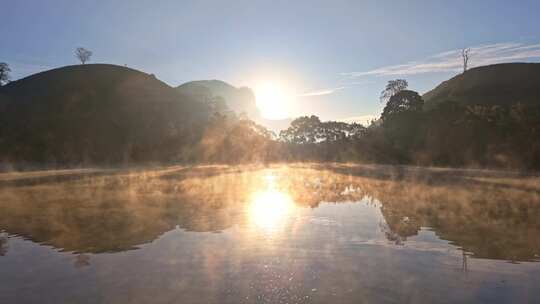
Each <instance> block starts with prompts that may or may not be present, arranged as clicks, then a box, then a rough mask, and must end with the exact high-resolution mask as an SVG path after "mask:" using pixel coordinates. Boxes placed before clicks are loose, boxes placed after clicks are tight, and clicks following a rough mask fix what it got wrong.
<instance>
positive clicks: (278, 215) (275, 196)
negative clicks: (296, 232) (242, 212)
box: [248, 175, 295, 232]
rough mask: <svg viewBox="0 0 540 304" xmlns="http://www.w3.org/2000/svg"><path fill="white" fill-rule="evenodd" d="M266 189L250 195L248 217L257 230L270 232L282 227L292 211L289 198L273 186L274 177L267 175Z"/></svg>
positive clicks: (292, 205) (291, 203) (291, 201)
mask: <svg viewBox="0 0 540 304" xmlns="http://www.w3.org/2000/svg"><path fill="white" fill-rule="evenodd" d="M265 180H266V183H267V184H266V189H265V190H262V191H258V192H255V193H254V194H253V195H252V198H251V201H250V204H249V210H248V215H249V219H250V222H251V223H253V224H254V225H255V226H257V227H258V228H260V229H262V230H264V231H266V232H271V231H275V230H276V229H277V228H279V227H282V226H283V224H284V223H285V221H286V219H287V218H288V217H289V216H290V214H291V213H292V211H293V209H294V206H295V205H294V202H293V200H292V198H291V196H290V195H289V194H288V193H286V192H284V191H281V190H279V189H277V187H276V186H275V176H273V175H267V176H266V177H265Z"/></svg>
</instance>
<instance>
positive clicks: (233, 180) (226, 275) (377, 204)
mask: <svg viewBox="0 0 540 304" xmlns="http://www.w3.org/2000/svg"><path fill="white" fill-rule="evenodd" d="M0 231H1V232H0V303H407V302H409V303H455V302H458V301H461V302H480V303H540V263H538V262H539V261H540V179H538V178H534V177H524V176H519V175H518V174H513V173H504V172H493V171H464V170H462V171H456V170H441V169H439V170H436V169H419V168H394V167H383V166H346V165H325V166H321V165H310V166H308V165H290V166H271V167H225V166H208V167H195V168H193V167H192V168H185V167H170V168H160V169H153V170H142V169H139V170H132V171H125V170H116V171H114V170H109V171H106V170H79V171H76V170H74V171H69V170H68V171H60V172H53V173H50V172H37V173H25V174H0Z"/></svg>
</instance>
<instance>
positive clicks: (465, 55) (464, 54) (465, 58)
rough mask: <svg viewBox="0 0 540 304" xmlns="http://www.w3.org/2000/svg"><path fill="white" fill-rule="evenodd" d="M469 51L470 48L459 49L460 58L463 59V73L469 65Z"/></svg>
mask: <svg viewBox="0 0 540 304" xmlns="http://www.w3.org/2000/svg"><path fill="white" fill-rule="evenodd" d="M470 52H471V49H470V48H466V49H462V50H461V58H462V59H463V73H465V72H466V71H467V67H468V65H469V53H470Z"/></svg>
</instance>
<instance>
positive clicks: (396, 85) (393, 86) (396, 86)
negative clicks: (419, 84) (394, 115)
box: [380, 79, 409, 102]
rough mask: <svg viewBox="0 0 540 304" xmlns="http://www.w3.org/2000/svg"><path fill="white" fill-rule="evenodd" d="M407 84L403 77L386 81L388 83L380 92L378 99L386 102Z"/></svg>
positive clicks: (405, 87)
mask: <svg viewBox="0 0 540 304" xmlns="http://www.w3.org/2000/svg"><path fill="white" fill-rule="evenodd" d="M408 86H409V84H408V83H407V80H405V79H395V80H390V81H388V84H387V85H386V87H385V88H384V90H383V91H382V92H381V97H380V100H381V102H387V101H388V100H389V99H390V97H392V96H394V95H396V94H397V93H399V92H401V91H403V90H405V89H407V87H408Z"/></svg>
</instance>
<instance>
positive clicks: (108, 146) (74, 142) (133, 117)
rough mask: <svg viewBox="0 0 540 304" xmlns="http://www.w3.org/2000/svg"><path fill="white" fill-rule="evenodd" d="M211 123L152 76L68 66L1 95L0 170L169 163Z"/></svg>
mask: <svg viewBox="0 0 540 304" xmlns="http://www.w3.org/2000/svg"><path fill="white" fill-rule="evenodd" d="M207 116H208V111H207V109H206V107H205V106H204V105H203V104H201V103H199V102H197V101H195V100H194V99H193V98H191V97H188V96H183V95H181V94H179V93H178V92H177V91H176V90H175V89H174V88H172V87H170V86H168V85H167V84H165V83H164V82H162V81H160V80H158V79H156V78H155V77H154V76H153V75H150V74H146V73H143V72H140V71H137V70H133V69H130V68H126V67H121V66H116V65H108V64H88V65H76V66H66V67H62V68H58V69H53V70H50V71H46V72H42V73H38V74H35V75H32V76H29V77H26V78H23V79H20V80H17V81H13V82H11V83H9V84H8V85H5V86H3V87H0V162H2V161H3V162H17V163H20V162H27V163H28V162H29V163H82V162H90V163H93V162H114V163H118V162H120V161H130V160H154V159H161V160H163V159H170V158H174V157H178V156H177V155H175V153H178V151H180V150H181V148H182V147H184V146H190V144H191V142H192V141H194V140H195V138H194V137H195V136H196V133H197V132H195V131H194V130H195V129H194V127H193V126H194V125H195V124H197V123H200V121H202V120H204V118H205V117H207Z"/></svg>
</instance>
